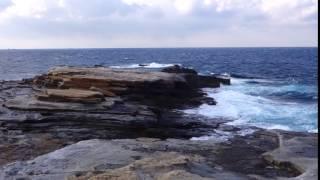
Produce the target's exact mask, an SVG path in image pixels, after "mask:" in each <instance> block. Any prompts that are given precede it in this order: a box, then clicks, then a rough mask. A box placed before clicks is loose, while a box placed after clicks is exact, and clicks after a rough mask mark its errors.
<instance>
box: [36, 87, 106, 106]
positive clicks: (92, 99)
mask: <svg viewBox="0 0 320 180" xmlns="http://www.w3.org/2000/svg"><path fill="white" fill-rule="evenodd" d="M36 97H37V99H38V100H41V101H52V102H82V103H99V102H102V101H104V100H105V99H104V94H103V93H101V92H98V91H88V90H80V89H46V90H45V92H44V93H43V94H36Z"/></svg>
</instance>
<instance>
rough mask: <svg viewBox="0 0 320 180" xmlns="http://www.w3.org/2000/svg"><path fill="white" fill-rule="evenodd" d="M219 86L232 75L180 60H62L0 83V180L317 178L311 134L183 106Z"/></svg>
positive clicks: (194, 103)
mask: <svg viewBox="0 0 320 180" xmlns="http://www.w3.org/2000/svg"><path fill="white" fill-rule="evenodd" d="M220 84H230V79H228V78H227V77H222V76H204V75H198V74H197V73H196V72H195V71H194V70H192V69H188V68H184V67H180V66H174V67H171V68H166V69H163V70H160V71H150V70H144V69H138V70H127V69H111V68H104V67H96V68H76V67H59V68H55V69H53V70H51V71H49V73H48V74H44V75H41V76H38V77H35V78H34V79H29V80H23V81H6V82H0V104H1V107H0V152H1V153H0V166H1V168H0V179H19V178H21V179H23V178H24V179H64V178H67V179H80V180H81V179H279V178H296V179H305V178H307V179H316V178H317V176H318V173H317V169H318V167H317V166H316V164H317V163H316V162H317V160H318V157H317V153H316V152H317V151H318V144H317V139H318V135H317V134H311V133H295V132H285V131H268V130H261V129H258V128H253V127H234V126H230V125H227V124H225V123H226V122H228V121H227V120H224V119H210V118H206V117H201V116H193V115H186V114H184V113H183V112H182V111H181V109H184V108H190V107H196V106H198V105H201V104H203V103H207V104H211V105H214V104H216V103H219V102H215V100H214V99H212V98H208V97H206V94H205V93H203V92H202V91H201V88H202V87H219V86H220ZM141 137H146V138H141ZM192 137H209V138H207V139H210V140H207V141H191V140H189V139H190V138H192ZM112 139H117V140H112ZM194 139H197V138H194ZM198 139H201V138H198ZM202 139H203V138H202Z"/></svg>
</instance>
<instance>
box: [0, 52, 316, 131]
mask: <svg viewBox="0 0 320 180" xmlns="http://www.w3.org/2000/svg"><path fill="white" fill-rule="evenodd" d="M317 51H318V49H317V48H182V49H65V50H0V79H1V80H15V79H22V78H30V77H33V76H34V75H37V74H41V73H45V72H46V71H47V70H48V69H49V68H52V67H54V66H58V65H71V66H93V65H103V66H115V67H127V68H130V67H137V66H138V64H149V66H148V68H153V67H162V66H168V65H170V64H182V65H184V66H188V67H193V68H194V69H196V70H197V71H199V72H201V73H204V74H207V73H228V74H231V75H232V77H233V78H232V83H233V85H232V86H223V87H222V88H220V89H205V91H207V92H208V94H209V96H212V97H214V98H215V99H216V100H217V101H218V105H217V106H209V105H202V106H201V107H199V108H196V109H190V110H187V111H186V112H187V113H197V114H202V115H206V116H209V117H222V118H228V119H230V120H232V123H233V124H239V125H242V124H249V125H255V126H259V127H263V128H270V129H273V128H277V129H286V130H294V131H311V132H315V131H316V132H317V129H318V123H317V114H318V109H317V101H318V94H317V92H318V84H317V79H318V72H317V71H318V68H317V65H318V53H317Z"/></svg>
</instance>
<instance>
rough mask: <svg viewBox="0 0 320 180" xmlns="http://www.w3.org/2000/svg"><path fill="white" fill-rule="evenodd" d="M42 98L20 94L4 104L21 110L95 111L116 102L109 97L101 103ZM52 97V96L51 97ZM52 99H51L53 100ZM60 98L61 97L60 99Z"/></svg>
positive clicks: (106, 107) (90, 100)
mask: <svg viewBox="0 0 320 180" xmlns="http://www.w3.org/2000/svg"><path fill="white" fill-rule="evenodd" d="M38 98H40V99H41V100H37V99H35V98H33V97H30V96H18V97H16V98H14V99H10V100H8V101H6V102H5V103H4V106H5V107H7V108H11V109H19V110H29V111H30V110H31V111H41V110H46V111H90V110H91V111H94V110H105V109H108V108H110V107H112V106H113V105H114V103H115V100H114V99H110V98H109V99H107V100H106V101H104V102H101V103H95V104H90V105H86V104H84V103H80V102H97V101H93V100H92V99H89V100H87V101H84V100H83V99H81V100H79V99H76V100H77V101H78V102H79V103H77V102H57V100H56V99H54V98H53V99H54V101H53V102H51V101H48V100H49V99H46V98H48V97H46V98H45V100H46V101H42V100H43V99H42V98H44V97H38ZM51 98H52V97H51ZM53 99H50V100H53ZM59 100H60V99H59ZM67 100H70V99H63V100H61V101H67ZM71 100H72V101H75V99H71Z"/></svg>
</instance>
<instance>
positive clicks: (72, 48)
mask: <svg viewBox="0 0 320 180" xmlns="http://www.w3.org/2000/svg"><path fill="white" fill-rule="evenodd" d="M214 48H239V49H241V48H318V46H212V47H200V46H199V47H193V46H191V47H77V48H74V47H71V48H67V47H66V48H0V50H76V49H214Z"/></svg>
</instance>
